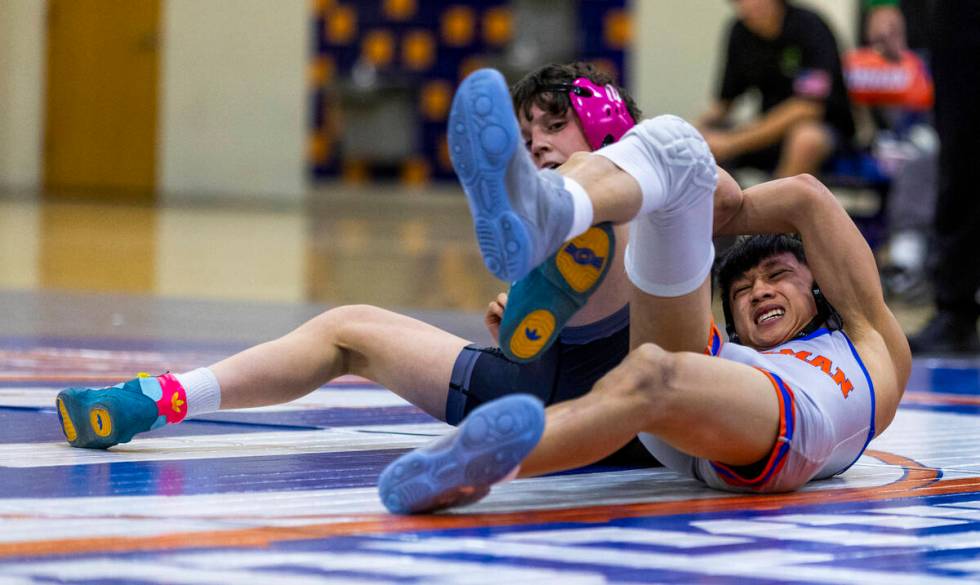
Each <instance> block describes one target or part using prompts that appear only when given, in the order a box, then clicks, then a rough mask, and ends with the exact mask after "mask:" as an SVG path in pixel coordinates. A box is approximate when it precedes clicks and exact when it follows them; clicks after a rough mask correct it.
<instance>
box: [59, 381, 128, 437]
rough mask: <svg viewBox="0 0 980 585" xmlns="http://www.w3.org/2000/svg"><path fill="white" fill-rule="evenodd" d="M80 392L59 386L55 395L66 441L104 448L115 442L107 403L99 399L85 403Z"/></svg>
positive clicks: (114, 428) (114, 426) (114, 432)
mask: <svg viewBox="0 0 980 585" xmlns="http://www.w3.org/2000/svg"><path fill="white" fill-rule="evenodd" d="M82 392H84V390H82V391H76V390H63V391H61V392H60V393H59V394H58V397H57V398H56V399H55V402H56V405H57V409H58V418H59V420H60V421H61V430H62V432H63V433H64V434H65V439H67V441H68V444H69V445H71V446H72V447H81V448H85V449H106V448H108V447H111V446H113V445H116V444H118V443H119V441H118V440H117V439H116V434H117V433H116V430H117V429H116V425H115V424H114V421H113V420H112V415H111V414H109V410H110V408H109V406H108V405H107V404H103V403H101V402H98V401H96V402H92V403H90V404H86V403H85V401H84V400H82V399H81V398H80V397H79V394H80V393H82Z"/></svg>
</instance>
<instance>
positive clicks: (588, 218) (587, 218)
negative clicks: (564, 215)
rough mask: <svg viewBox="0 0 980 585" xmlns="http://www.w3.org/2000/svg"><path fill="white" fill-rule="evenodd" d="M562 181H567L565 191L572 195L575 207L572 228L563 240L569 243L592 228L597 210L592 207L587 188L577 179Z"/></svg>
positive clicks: (566, 178)
mask: <svg viewBox="0 0 980 585" xmlns="http://www.w3.org/2000/svg"><path fill="white" fill-rule="evenodd" d="M562 179H564V181H565V184H564V187H565V190H566V191H568V192H569V193H570V194H571V195H572V205H573V206H574V207H573V211H572V227H571V228H570V229H569V231H568V235H567V236H565V239H564V240H563V241H565V242H567V241H568V240H571V239H572V238H574V237H575V236H578V235H581V234H584V233H585V231H586V230H587V229H589V228H590V227H592V218H593V215H594V214H595V209H594V208H593V207H592V199H590V198H589V194H588V193H586V192H585V187H583V186H582V185H581V184H580V183H579V182H578V181H576V180H575V179H570V178H568V177H562Z"/></svg>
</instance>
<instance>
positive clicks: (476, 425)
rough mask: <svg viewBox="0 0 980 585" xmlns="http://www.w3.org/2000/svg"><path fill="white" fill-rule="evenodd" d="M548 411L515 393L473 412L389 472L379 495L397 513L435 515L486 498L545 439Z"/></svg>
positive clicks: (533, 400)
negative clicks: (449, 431)
mask: <svg viewBox="0 0 980 585" xmlns="http://www.w3.org/2000/svg"><path fill="white" fill-rule="evenodd" d="M543 432H544V406H543V405H542V404H541V402H540V401H539V400H538V399H537V398H534V397H533V396H531V395H529V394H511V395H510V396H505V397H503V398H500V399H498V400H494V401H493V402H488V403H487V404H484V405H482V406H480V407H479V408H477V409H476V410H474V411H473V412H472V413H470V415H469V416H468V417H466V420H464V421H463V423H462V424H461V425H460V426H459V428H457V429H456V430H454V431H453V432H451V433H450V434H448V435H446V436H445V437H442V438H440V439H438V440H437V441H435V442H433V443H431V444H429V445H426V446H424V447H419V448H418V449H416V450H414V451H412V452H410V453H406V454H405V455H402V456H401V457H399V458H398V459H396V460H395V461H394V462H393V463H392V464H391V465H389V466H388V467H386V468H385V470H384V471H383V472H382V473H381V477H380V478H379V480H378V492H379V494H380V496H381V501H382V502H383V503H384V505H385V507H386V508H388V510H390V511H391V512H393V513H395V514H417V513H422V512H434V511H436V510H440V509H443V508H450V507H455V506H464V505H466V504H472V503H473V502H477V501H479V500H481V499H483V497H484V496H486V495H487V494H488V493H489V492H490V487H491V486H492V485H493V484H495V483H497V482H498V481H500V480H502V479H504V478H505V477H506V476H507V474H508V473H510V472H511V471H513V469H514V468H515V467H517V466H518V465H519V464H520V462H521V461H523V460H524V458H525V457H527V455H528V453H530V452H531V450H532V449H534V446H535V445H537V444H538V441H539V440H541V434H542V433H543Z"/></svg>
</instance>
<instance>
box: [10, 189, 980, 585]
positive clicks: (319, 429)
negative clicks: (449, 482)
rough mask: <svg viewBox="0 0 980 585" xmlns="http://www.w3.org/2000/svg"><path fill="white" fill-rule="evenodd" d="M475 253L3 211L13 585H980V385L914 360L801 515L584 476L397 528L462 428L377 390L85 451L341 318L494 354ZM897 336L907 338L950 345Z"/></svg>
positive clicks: (208, 419)
mask: <svg viewBox="0 0 980 585" xmlns="http://www.w3.org/2000/svg"><path fill="white" fill-rule="evenodd" d="M470 230H471V228H470V223H469V219H468V215H467V212H466V206H465V202H464V201H463V200H462V199H461V198H460V197H458V196H455V194H454V193H453V192H451V191H447V192H445V193H436V194H422V193H411V194H409V195H408V196H406V197H392V196H391V194H390V193H384V192H378V191H353V190H343V191H342V192H336V191H333V190H330V191H326V190H325V191H324V192H321V193H317V194H315V196H314V197H313V200H312V202H311V203H310V204H309V205H308V206H304V207H302V208H280V207H275V206H270V205H251V206H248V207H242V206H241V205H237V206H233V207H232V206H229V205H226V204H220V203H216V202H212V203H208V204H203V205H202V204H195V205H193V206H191V205H170V206H162V207H145V206H130V205H123V204H105V203H92V202H85V201H76V202H64V201H62V202H57V203H53V202H48V203H43V202H37V201H34V200H30V199H25V198H19V197H17V196H15V195H10V194H8V195H7V196H6V197H4V198H2V199H0V266H2V268H0V310H2V314H3V315H4V318H3V323H4V329H3V330H2V331H0V494H2V496H0V528H2V529H0V583H52V582H67V583H195V584H196V583H229V582H240V581H241V582H244V581H248V582H253V583H283V584H290V583H345V584H350V583H426V584H430V583H501V582H503V583H525V582H535V583H552V582H554V583H575V584H577V583H607V582H609V583H688V582H692V581H697V582H699V583H729V582H752V583H777V582H778V583H783V582H794V583H800V582H802V583H881V582H889V583H892V584H901V583H923V582H929V583H946V582H949V583H954V582H955V583H963V582H968V581H976V582H980V554H978V553H980V457H978V455H980V357H978V358H946V357H943V356H930V357H926V358H918V359H916V361H915V367H914V372H913V376H912V379H911V380H910V383H909V386H908V390H907V392H906V398H905V400H904V403H903V406H902V408H901V409H900V410H899V413H898V416H897V418H896V421H895V423H894V424H893V425H892V426H891V427H890V428H889V430H888V431H887V432H886V433H885V434H884V435H882V436H881V437H879V438H878V439H876V440H875V441H873V442H872V443H871V445H870V447H869V450H868V451H867V453H866V454H865V455H864V456H863V457H862V458H861V459H860V460H859V461H858V463H857V464H856V465H855V466H854V467H852V468H851V469H850V470H849V471H847V472H846V473H844V474H843V475H842V476H840V477H837V478H834V479H831V480H826V481H820V482H814V483H813V484H811V485H810V486H808V487H807V489H805V490H803V491H800V492H797V493H792V494H781V495H769V496H757V495H733V494H724V493H719V492H715V491H712V490H709V489H707V488H704V487H702V486H700V485H699V484H697V483H696V482H694V481H691V480H687V479H684V478H681V477H679V476H677V475H676V474H673V473H671V472H669V471H667V470H664V469H662V468H649V469H646V468H644V469H623V468H615V469H613V468H586V469H583V470H578V471H576V472H573V473H567V474H561V475H555V476H549V477H543V478H536V479H530V480H519V481H515V482H511V483H508V484H506V485H503V486H500V487H499V488H497V489H495V490H494V491H493V493H492V494H491V495H490V496H489V497H488V498H486V499H485V500H484V501H482V502H480V503H479V504H477V505H474V506H471V507H469V508H464V509H461V510H457V511H454V512H451V513H446V514H440V515H435V516H424V517H396V516H391V515H389V514H387V513H385V512H384V509H383V508H382V506H381V503H380V502H379V501H378V498H377V494H376V489H375V485H376V482H377V476H378V474H379V473H380V471H381V469H383V468H384V466H385V465H386V464H387V463H388V462H390V461H391V460H393V459H394V458H395V457H397V456H398V455H399V454H400V453H402V452H404V451H405V450H407V449H410V448H413V447H415V446H417V445H420V444H422V443H425V442H427V441H428V440H430V439H431V438H432V437H434V436H438V435H439V434H441V433H443V432H445V430H446V429H447V428H448V427H447V426H446V425H444V424H442V423H440V422H438V421H435V420H433V419H432V418H430V417H428V416H427V415H425V414H423V413H422V412H420V411H419V410H417V409H415V408H414V407H412V406H411V405H409V404H407V403H405V402H403V401H402V400H400V399H399V398H397V397H396V396H394V395H393V394H391V393H390V392H388V391H386V390H385V389H383V388H381V387H379V386H377V385H375V384H373V383H371V382H368V381H366V380H362V379H358V378H353V377H349V378H343V379H340V380H337V381H335V382H334V383H332V384H330V385H328V386H326V387H324V388H322V389H320V390H318V391H316V392H314V393H313V394H311V395H309V396H307V397H305V398H303V399H301V400H298V401H296V402H293V403H290V404H287V405H282V406H278V407H272V408H262V409H253V410H248V411H237V412H222V413H218V414H213V415H210V416H205V417H202V418H199V419H195V420H192V421H187V422H185V423H183V424H181V425H176V426H173V427H168V428H165V429H160V430H159V431H156V432H154V433H152V434H148V435H142V436H140V437H138V438H137V439H136V440H134V441H133V442H132V443H129V444H125V445H119V446H117V447H114V448H113V449H111V450H109V451H104V452H103V451H87V450H79V449H71V448H70V447H68V446H67V444H66V443H65V442H64V440H63V438H62V435H61V430H60V427H59V425H58V422H57V415H56V414H55V412H54V409H53V398H54V396H55V394H56V393H57V391H58V390H59V389H61V388H63V387H66V386H70V385H85V386H102V385H108V384H111V383H115V382H117V381H119V380H121V379H126V378H130V377H132V376H133V374H135V373H136V372H138V371H149V372H161V371H165V370H172V371H183V370H188V369H191V368H194V367H197V366H201V365H206V364H208V363H211V362H214V361H216V360H217V359H220V358H221V357H223V356H225V355H228V354H229V353H231V352H234V351H237V350H239V349H243V348H245V347H247V346H249V345H251V344H254V343H257V342H261V341H264V340H267V339H270V338H272V337H275V336H277V335H281V334H282V333H285V332H287V331H289V330H290V329H292V328H293V327H295V326H297V325H299V324H300V323H302V322H303V321H305V320H306V319H308V318H310V317H312V316H314V315H316V314H317V313H318V312H320V311H322V310H324V309H325V308H327V307H329V306H333V305H337V304H344V303H352V302H366V303H372V304H379V305H382V306H385V307H387V308H392V309H395V310H402V311H405V312H408V313H409V314H412V315H413V316H416V317H419V318H421V319H423V320H425V321H428V322H431V323H433V324H435V325H437V326H439V327H442V328H445V329H447V330H449V331H451V332H453V333H456V334H458V335H461V336H463V337H466V338H469V339H473V340H475V341H480V342H486V341H488V339H489V338H488V336H487V334H486V333H485V332H484V331H483V329H482V325H481V322H482V307H484V306H485V305H486V303H487V302H488V301H489V299H490V298H492V296H493V295H494V294H496V292H498V290H500V284H499V283H497V282H496V281H494V280H493V279H492V278H491V277H490V276H488V275H487V274H485V271H484V270H483V269H482V266H481V263H480V260H479V255H478V252H477V250H476V246H475V244H474V243H473V241H472V240H473V237H472V234H471V233H470ZM896 308H897V309H898V313H899V317H900V320H901V321H902V323H903V326H905V327H907V329H908V330H909V331H912V330H914V329H915V328H916V327H917V326H918V325H919V324H921V323H922V322H923V321H924V319H925V318H927V317H928V310H927V309H924V308H919V307H907V306H898V307H896ZM406 342H407V343H410V342H411V340H406Z"/></svg>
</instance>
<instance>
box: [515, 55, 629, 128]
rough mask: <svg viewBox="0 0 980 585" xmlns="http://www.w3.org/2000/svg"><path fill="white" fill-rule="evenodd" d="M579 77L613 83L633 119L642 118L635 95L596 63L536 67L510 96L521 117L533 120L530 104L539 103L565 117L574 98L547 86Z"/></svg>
mask: <svg viewBox="0 0 980 585" xmlns="http://www.w3.org/2000/svg"><path fill="white" fill-rule="evenodd" d="M579 77H585V78H586V79H588V80H589V81H591V82H592V83H595V84H596V85H600V86H602V85H606V84H607V83H611V84H612V85H613V86H614V87H615V88H616V89H618V90H619V95H620V96H622V98H623V101H625V102H626V109H627V110H628V111H629V113H630V116H632V117H633V119H634V120H641V119H642V112H640V108H638V107H637V106H636V102H635V101H633V97H632V96H631V95H630V94H629V92H627V91H626V90H625V89H623V87H622V86H620V85H619V84H618V83H616V82H615V80H614V79H613V78H612V76H611V75H609V74H608V73H605V72H603V71H600V70H599V69H598V68H596V67H595V66H594V65H592V64H590V63H585V62H584V61H576V62H574V63H565V64H557V63H554V64H551V65H545V66H544V67H541V68H539V69H536V70H534V71H532V72H530V73H528V74H527V75H525V76H524V77H523V78H521V80H520V81H518V82H517V83H515V84H514V85H513V87H511V89H510V95H511V96H512V97H513V99H514V111H515V112H517V113H518V116H524V118H525V119H526V120H530V119H531V107H532V106H538V107H539V108H541V110H542V111H544V112H547V113H548V114H550V115H552V116H558V117H560V116H564V115H565V112H567V111H568V108H570V107H571V106H572V101H571V100H570V99H569V98H568V94H567V93H564V92H555V91H550V90H548V89H546V88H547V87H549V86H555V85H562V84H571V83H572V82H573V81H575V80H576V79H578V78H579Z"/></svg>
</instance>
